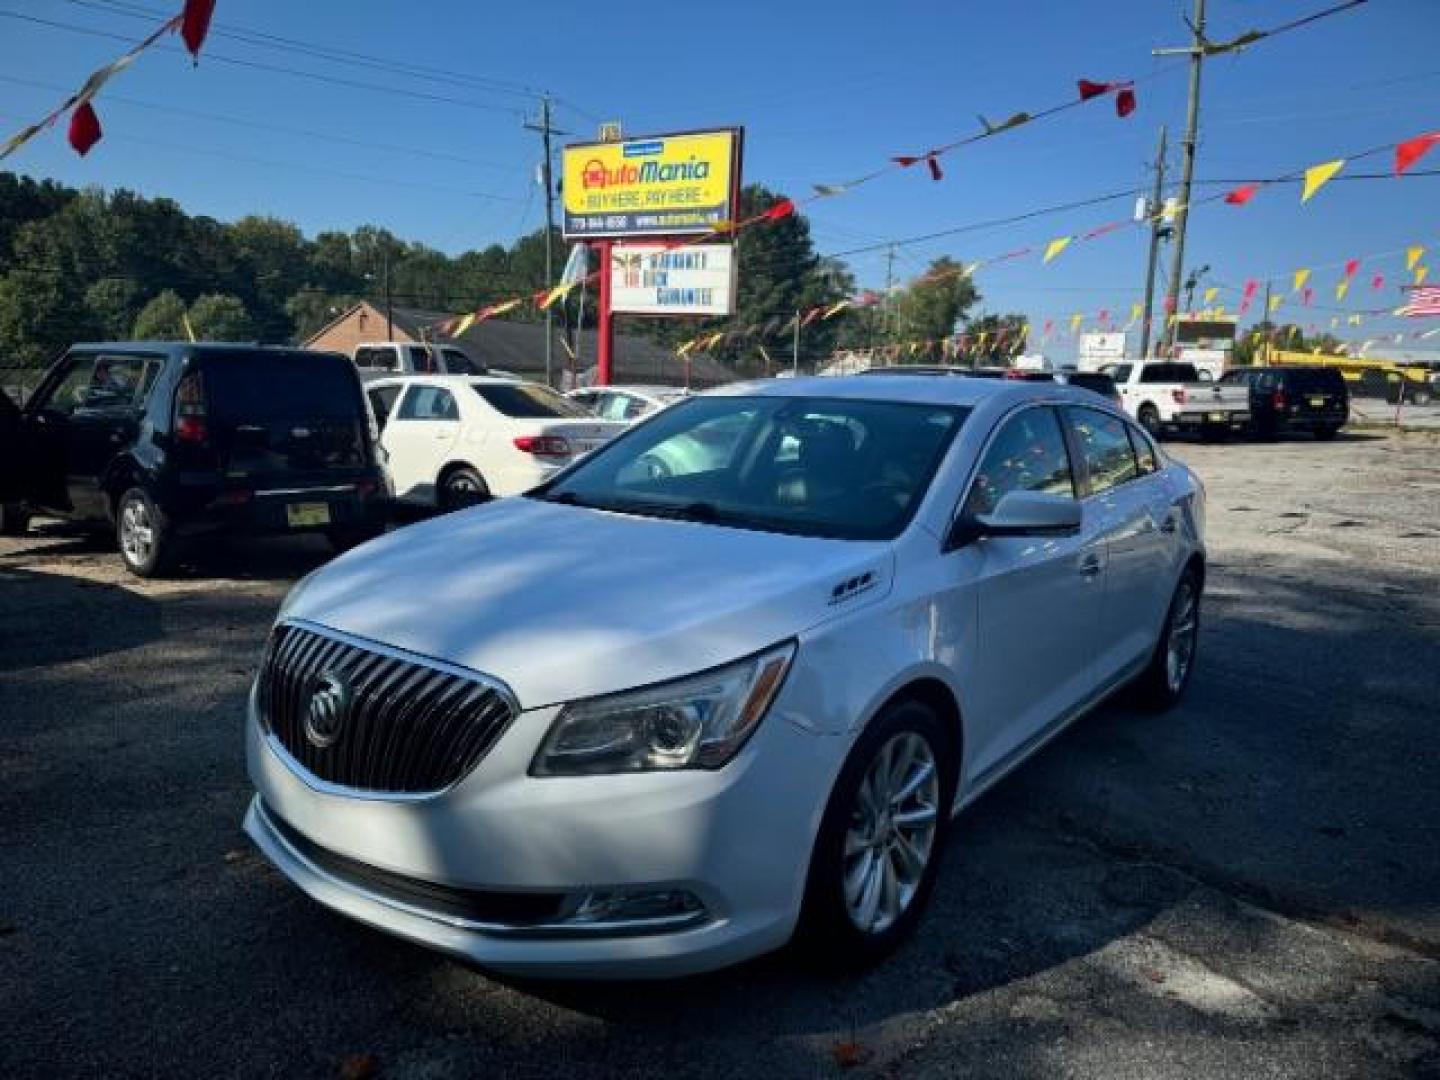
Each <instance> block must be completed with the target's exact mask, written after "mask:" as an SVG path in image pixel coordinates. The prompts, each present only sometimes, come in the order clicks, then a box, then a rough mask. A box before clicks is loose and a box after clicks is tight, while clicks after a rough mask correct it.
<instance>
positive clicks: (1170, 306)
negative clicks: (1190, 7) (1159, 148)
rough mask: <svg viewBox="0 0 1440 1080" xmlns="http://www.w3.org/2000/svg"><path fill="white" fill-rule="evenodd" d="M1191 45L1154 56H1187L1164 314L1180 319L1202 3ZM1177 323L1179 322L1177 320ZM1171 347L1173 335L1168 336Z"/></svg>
mask: <svg viewBox="0 0 1440 1080" xmlns="http://www.w3.org/2000/svg"><path fill="white" fill-rule="evenodd" d="M1190 33H1191V38H1192V40H1191V43H1190V45H1189V46H1188V47H1185V48H1179V49H1156V50H1154V53H1155V55H1156V56H1172V55H1175V54H1177V53H1188V54H1189V56H1190V106H1189V110H1188V115H1187V116H1186V120H1185V141H1184V142H1182V143H1181V144H1180V205H1179V206H1178V207H1177V208H1176V211H1175V251H1174V254H1173V261H1172V262H1171V266H1170V290H1169V294H1168V298H1169V302H1168V303H1167V304H1166V305H1165V306H1166V312H1167V314H1174V315H1177V316H1178V315H1179V311H1180V308H1179V304H1180V282H1181V281H1182V280H1183V277H1184V273H1185V226H1186V224H1187V223H1188V222H1189V220H1190V184H1191V181H1192V180H1193V179H1194V177H1195V143H1196V140H1197V138H1198V135H1199V128H1200V69H1201V67H1202V66H1204V63H1205V53H1206V50H1207V47H1208V45H1209V43H1208V42H1207V41H1206V40H1205V0H1195V16H1194V18H1193V19H1192V20H1191V22H1190ZM1177 321H1178V320H1177ZM1168 337H1169V341H1170V344H1171V345H1172V346H1173V345H1174V339H1175V331H1174V328H1173V327H1172V328H1171V329H1170V331H1169V334H1168Z"/></svg>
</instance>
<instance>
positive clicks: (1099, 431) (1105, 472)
mask: <svg viewBox="0 0 1440 1080" xmlns="http://www.w3.org/2000/svg"><path fill="white" fill-rule="evenodd" d="M1065 418H1066V422H1067V423H1068V424H1069V425H1070V431H1071V433H1072V434H1073V435H1074V437H1075V442H1076V444H1077V445H1078V446H1079V447H1080V453H1081V455H1082V456H1083V457H1084V458H1085V468H1086V471H1087V472H1088V473H1089V475H1090V494H1091V495H1099V494H1101V493H1102V492H1105V491H1109V490H1111V489H1112V488H1116V487H1119V486H1120V485H1121V484H1124V483H1128V482H1129V481H1131V480H1134V479H1135V477H1137V476H1138V475H1140V467H1139V465H1138V464H1137V463H1136V461H1135V451H1134V449H1133V448H1132V447H1131V445H1130V437H1129V435H1127V434H1126V429H1127V428H1128V427H1129V425H1128V424H1126V423H1125V421H1124V420H1121V419H1120V418H1119V417H1116V416H1111V415H1110V414H1109V413H1103V412H1100V411H1098V410H1096V409H1086V408H1082V407H1075V406H1072V407H1069V408H1067V409H1066V410H1065Z"/></svg>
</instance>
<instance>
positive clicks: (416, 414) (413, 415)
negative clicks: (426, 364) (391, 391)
mask: <svg viewBox="0 0 1440 1080" xmlns="http://www.w3.org/2000/svg"><path fill="white" fill-rule="evenodd" d="M395 419H397V420H459V419H460V409H459V406H457V405H456V404H455V396H454V395H453V394H451V393H450V391H449V390H446V389H445V388H444V387H443V386H412V387H410V389H409V390H407V391H406V392H405V400H404V401H402V402H400V409H399V411H398V412H396V413H395Z"/></svg>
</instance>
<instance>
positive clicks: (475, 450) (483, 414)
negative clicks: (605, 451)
mask: <svg viewBox="0 0 1440 1080" xmlns="http://www.w3.org/2000/svg"><path fill="white" fill-rule="evenodd" d="M365 392H366V394H367V395H368V396H369V398H370V408H371V410H372V411H373V412H374V413H375V418H376V420H377V422H378V423H379V426H380V445H381V446H382V447H383V448H384V450H385V453H386V455H387V456H388V458H389V462H388V465H389V469H390V478H391V482H392V483H393V484H394V487H395V497H396V498H397V499H400V500H402V501H404V502H411V503H420V504H423V505H426V506H438V507H440V509H442V510H456V509H459V508H460V507H464V506H473V505H475V504H476V503H481V502H485V501H486V500H488V499H491V498H494V497H499V496H502V495H518V494H519V493H520V492H522V491H528V490H529V489H530V488H532V487H534V486H535V485H536V484H539V483H541V482H542V481H544V480H546V479H548V478H549V477H550V476H552V475H554V473H555V471H556V470H557V469H560V468H561V467H563V466H565V465H568V464H570V462H572V461H574V460H575V459H576V458H578V457H580V456H582V455H584V454H586V453H589V452H590V451H591V450H594V449H595V448H596V447H598V446H601V445H603V444H604V443H605V442H606V441H607V440H609V439H610V438H612V437H613V436H614V435H616V434H617V433H619V432H621V431H623V430H625V428H626V426H627V425H625V424H617V423H612V422H610V421H607V420H599V419H596V418H595V417H594V416H592V415H591V414H590V413H589V412H587V411H586V410H585V409H583V408H581V407H580V406H579V405H576V404H575V403H574V402H572V401H570V400H569V399H567V398H565V397H564V396H563V395H561V394H557V393H556V392H555V391H553V390H551V389H549V388H548V387H545V386H540V385H538V384H536V383H529V382H517V381H516V380H514V379H508V378H504V377H495V376H490V377H486V378H480V377H469V376H460V375H415V376H402V377H398V378H393V379H377V380H375V381H374V382H371V383H367V384H366V386H365Z"/></svg>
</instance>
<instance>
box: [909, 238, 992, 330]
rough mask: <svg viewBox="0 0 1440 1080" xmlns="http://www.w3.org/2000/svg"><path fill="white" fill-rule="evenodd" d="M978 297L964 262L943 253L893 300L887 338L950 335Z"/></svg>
mask: <svg viewBox="0 0 1440 1080" xmlns="http://www.w3.org/2000/svg"><path fill="white" fill-rule="evenodd" d="M979 299H980V294H979V293H978V292H977V291H976V289H975V283H974V282H973V281H971V280H970V275H968V274H966V273H965V272H964V264H962V263H960V262H958V261H956V260H955V259H952V258H950V257H949V256H948V255H947V256H942V257H941V258H938V259H936V260H934V261H933V262H932V263H931V264H930V266H929V267H928V268H927V269H926V271H925V273H924V274H922V275H921V276H920V277H919V278H917V279H916V280H915V281H914V282H913V283H911V285H910V286H909V287H908V288H906V289H905V291H904V292H902V293H901V294H900V295H899V297H897V298H896V299H895V300H894V301H893V303H894V307H895V311H894V316H893V317H892V319H891V326H892V330H891V333H890V340H891V342H892V343H905V342H910V341H934V340H937V339H940V338H946V337H949V336H950V335H952V334H953V333H954V332H955V328H956V327H957V326H958V325H959V324H960V321H961V320H962V319H963V318H964V317H965V313H966V312H967V311H968V310H969V309H970V308H971V307H972V306H973V305H974V304H975V303H976V302H977V301H978V300H979Z"/></svg>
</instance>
